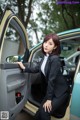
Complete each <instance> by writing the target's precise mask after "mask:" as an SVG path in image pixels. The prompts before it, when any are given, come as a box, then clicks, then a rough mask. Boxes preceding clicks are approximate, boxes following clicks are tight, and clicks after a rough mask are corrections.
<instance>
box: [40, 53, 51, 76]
mask: <svg viewBox="0 0 80 120" xmlns="http://www.w3.org/2000/svg"><path fill="white" fill-rule="evenodd" d="M48 57H49V54H47V55H45V56H44V60H43V62H42V65H41V71H42V73H43V74H44V75H45V66H46V62H47V60H48Z"/></svg>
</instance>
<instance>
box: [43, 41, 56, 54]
mask: <svg viewBox="0 0 80 120" xmlns="http://www.w3.org/2000/svg"><path fill="white" fill-rule="evenodd" d="M55 48H56V46H55V44H54V42H53V40H52V39H49V40H47V41H46V42H44V43H43V50H44V52H45V53H46V54H49V53H52V51H53V49H55Z"/></svg>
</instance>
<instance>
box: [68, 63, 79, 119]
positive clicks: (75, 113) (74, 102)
mask: <svg viewBox="0 0 80 120" xmlns="http://www.w3.org/2000/svg"><path fill="white" fill-rule="evenodd" d="M79 91H80V61H79V63H78V67H77V70H76V74H75V77H74V88H73V92H72V99H71V106H70V108H71V109H70V113H71V118H72V120H79V119H80V102H79V100H80V93H79ZM74 108H75V109H74Z"/></svg>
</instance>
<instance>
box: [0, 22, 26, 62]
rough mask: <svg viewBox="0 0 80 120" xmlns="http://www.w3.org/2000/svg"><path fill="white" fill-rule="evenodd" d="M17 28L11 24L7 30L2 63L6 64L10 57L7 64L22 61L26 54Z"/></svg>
mask: <svg viewBox="0 0 80 120" xmlns="http://www.w3.org/2000/svg"><path fill="white" fill-rule="evenodd" d="M15 26H16V25H15ZM18 26H19V25H18ZM15 28H16V27H15ZM15 28H14V27H13V26H12V25H11V24H9V26H8V28H7V30H6V33H5V36H4V43H3V49H2V57H1V61H2V62H6V58H7V57H9V60H8V59H7V62H14V61H17V59H21V57H22V55H23V54H24V46H23V43H22V38H21V34H20V33H19V31H17V30H16V29H15ZM18 30H19V29H18Z"/></svg>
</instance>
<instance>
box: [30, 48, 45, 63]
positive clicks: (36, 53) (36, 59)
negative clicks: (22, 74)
mask: <svg viewBox="0 0 80 120" xmlns="http://www.w3.org/2000/svg"><path fill="white" fill-rule="evenodd" d="M42 57H43V53H42V51H41V48H39V49H36V50H35V51H34V54H33V57H32V62H40V61H41V59H42Z"/></svg>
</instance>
